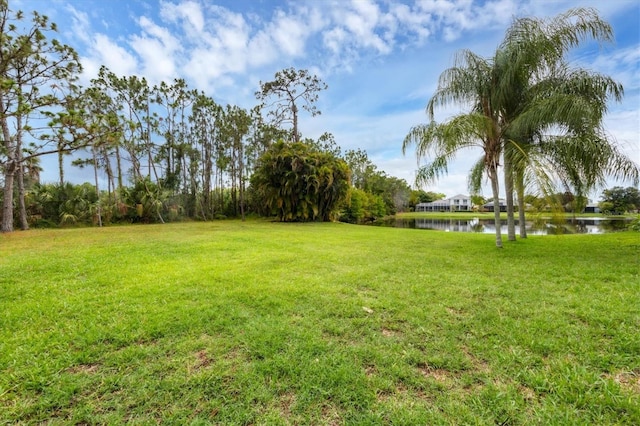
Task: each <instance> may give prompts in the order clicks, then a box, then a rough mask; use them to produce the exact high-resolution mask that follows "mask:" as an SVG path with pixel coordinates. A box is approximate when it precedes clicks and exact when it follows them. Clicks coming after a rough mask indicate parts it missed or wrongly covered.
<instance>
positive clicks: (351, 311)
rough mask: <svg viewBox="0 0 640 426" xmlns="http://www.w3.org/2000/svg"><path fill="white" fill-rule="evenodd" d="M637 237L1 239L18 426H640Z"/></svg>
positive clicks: (133, 233) (269, 230) (308, 231)
mask: <svg viewBox="0 0 640 426" xmlns="http://www.w3.org/2000/svg"><path fill="white" fill-rule="evenodd" d="M639 273H640V234H638V233H630V232H625V233H618V234H606V235H567V236H542V237H531V238H529V239H528V240H520V241H517V242H515V243H507V242H505V248H504V249H503V250H498V249H496V248H495V247H494V237H493V236H492V235H483V234H455V233H443V232H435V231H432V232H430V231H416V230H410V229H394V228H379V227H364V226H355V225H347V224H282V223H270V222H262V221H250V222H246V223H242V222H240V221H220V222H212V223H189V224H170V225H148V226H125V227H110V228H104V229H96V228H93V229H69V230H48V231H39V230H34V231H29V232H15V233H12V234H7V235H0V424H5V423H6V424H14V423H18V424H20V423H23V424H36V423H42V422H46V423H48V424H70V423H71V424H118V423H124V422H130V423H134V424H135V423H137V424H155V423H159V422H162V423H163V424H185V423H189V424H210V423H213V424H225V425H226V424H256V425H258V424H265V425H266V424H268V425H272V424H332V425H333V424H335V425H339V424H363V425H368V424H406V425H416V424H429V425H431V424H492V423H496V424H505V425H506V424H511V425H515V424H522V425H524V424H543V425H547V424H580V425H583V424H599V425H601V424H629V425H633V424H636V425H637V424H640V277H639Z"/></svg>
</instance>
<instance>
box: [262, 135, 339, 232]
mask: <svg viewBox="0 0 640 426" xmlns="http://www.w3.org/2000/svg"><path fill="white" fill-rule="evenodd" d="M349 185H350V172H349V168H348V166H347V164H346V163H345V162H344V161H343V160H342V159H340V158H338V157H336V156H334V155H333V154H332V153H330V152H325V151H320V150H317V149H315V148H314V147H312V146H310V145H308V144H305V143H302V142H291V143H288V142H284V141H279V142H277V143H275V144H273V145H272V146H271V147H270V148H269V149H268V150H267V151H266V152H265V153H264V154H263V155H262V156H261V157H260V158H259V159H258V163H257V165H256V169H255V171H254V173H253V175H252V177H251V186H252V187H253V189H254V191H255V196H256V198H257V199H258V200H259V203H260V204H261V205H262V206H263V207H264V209H265V212H266V213H267V214H275V215H276V217H277V218H278V220H280V221H287V222H289V221H316V220H320V221H330V220H334V219H336V218H337V217H338V215H339V212H340V208H341V207H342V203H343V202H344V200H345V198H346V196H347V193H348V190H349Z"/></svg>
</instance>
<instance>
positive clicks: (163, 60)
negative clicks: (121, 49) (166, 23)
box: [129, 16, 180, 84]
mask: <svg viewBox="0 0 640 426" xmlns="http://www.w3.org/2000/svg"><path fill="white" fill-rule="evenodd" d="M139 25H140V27H141V28H142V30H143V33H142V34H141V35H133V36H132V37H131V39H130V42H129V44H130V46H131V48H132V49H133V50H134V51H135V52H136V53H137V54H138V56H139V57H140V59H141V66H142V70H141V72H142V75H144V76H145V77H146V78H147V79H148V80H149V81H150V82H152V83H156V84H157V83H160V82H161V81H167V80H168V81H170V80H173V79H174V78H176V77H177V72H176V71H177V70H176V64H175V61H176V60H178V59H179V55H178V47H179V46H180V43H179V41H178V40H177V39H176V38H175V37H174V36H173V35H172V34H171V32H170V31H169V30H168V29H167V28H163V27H161V26H159V25H157V24H155V23H154V22H153V21H151V20H150V19H149V18H147V17H145V16H143V17H141V18H140V19H139Z"/></svg>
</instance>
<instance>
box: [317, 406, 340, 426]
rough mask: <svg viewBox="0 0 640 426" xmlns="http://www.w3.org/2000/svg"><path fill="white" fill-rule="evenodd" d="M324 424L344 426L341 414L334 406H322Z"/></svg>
mask: <svg viewBox="0 0 640 426" xmlns="http://www.w3.org/2000/svg"><path fill="white" fill-rule="evenodd" d="M322 420H323V423H324V424H326V425H330V426H338V425H342V424H343V423H344V422H343V421H342V419H341V418H340V412H339V411H338V409H337V408H336V407H334V406H333V405H323V406H322Z"/></svg>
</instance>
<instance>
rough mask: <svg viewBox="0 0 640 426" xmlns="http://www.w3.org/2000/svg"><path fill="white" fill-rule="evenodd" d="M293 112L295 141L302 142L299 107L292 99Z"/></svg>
mask: <svg viewBox="0 0 640 426" xmlns="http://www.w3.org/2000/svg"><path fill="white" fill-rule="evenodd" d="M291 113H292V115H293V141H294V142H300V136H299V135H298V107H297V106H296V103H295V102H294V101H291Z"/></svg>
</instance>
